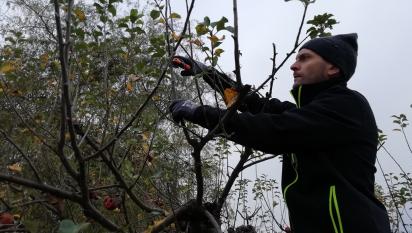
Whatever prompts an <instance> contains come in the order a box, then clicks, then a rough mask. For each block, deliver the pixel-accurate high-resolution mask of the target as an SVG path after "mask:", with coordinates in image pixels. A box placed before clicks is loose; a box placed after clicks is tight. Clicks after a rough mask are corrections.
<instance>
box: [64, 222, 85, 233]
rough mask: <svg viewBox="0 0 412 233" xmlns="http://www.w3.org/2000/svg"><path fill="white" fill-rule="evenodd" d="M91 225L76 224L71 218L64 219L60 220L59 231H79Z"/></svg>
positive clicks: (74, 232)
mask: <svg viewBox="0 0 412 233" xmlns="http://www.w3.org/2000/svg"><path fill="white" fill-rule="evenodd" d="M89 226H90V223H81V224H75V223H74V222H73V221H72V220H70V219H64V220H62V221H61V222H60V225H59V231H58V233H78V232H79V231H81V230H84V229H86V228H87V227H89Z"/></svg>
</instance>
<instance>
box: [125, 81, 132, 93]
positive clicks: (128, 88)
mask: <svg viewBox="0 0 412 233" xmlns="http://www.w3.org/2000/svg"><path fill="white" fill-rule="evenodd" d="M126 89H127V91H128V92H131V91H133V85H132V82H127V84H126Z"/></svg>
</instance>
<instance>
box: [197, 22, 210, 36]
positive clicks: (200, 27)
mask: <svg viewBox="0 0 412 233" xmlns="http://www.w3.org/2000/svg"><path fill="white" fill-rule="evenodd" d="M208 32H209V29H208V28H207V26H206V25H204V24H202V23H200V24H198V25H196V33H197V35H198V36H201V35H204V34H206V33H208Z"/></svg>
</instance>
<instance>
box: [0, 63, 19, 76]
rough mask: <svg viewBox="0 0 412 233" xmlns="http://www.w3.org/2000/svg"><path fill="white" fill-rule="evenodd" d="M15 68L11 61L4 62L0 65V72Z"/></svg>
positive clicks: (8, 71) (9, 71) (10, 70)
mask: <svg viewBox="0 0 412 233" xmlns="http://www.w3.org/2000/svg"><path fill="white" fill-rule="evenodd" d="M15 70H16V64H15V63H14V62H11V61H7V62H5V63H4V64H3V65H2V66H1V67H0V73H4V74H7V73H11V72H13V71H15Z"/></svg>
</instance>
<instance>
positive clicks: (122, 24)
mask: <svg viewBox="0 0 412 233" xmlns="http://www.w3.org/2000/svg"><path fill="white" fill-rule="evenodd" d="M119 27H121V28H129V25H127V23H119Z"/></svg>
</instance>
